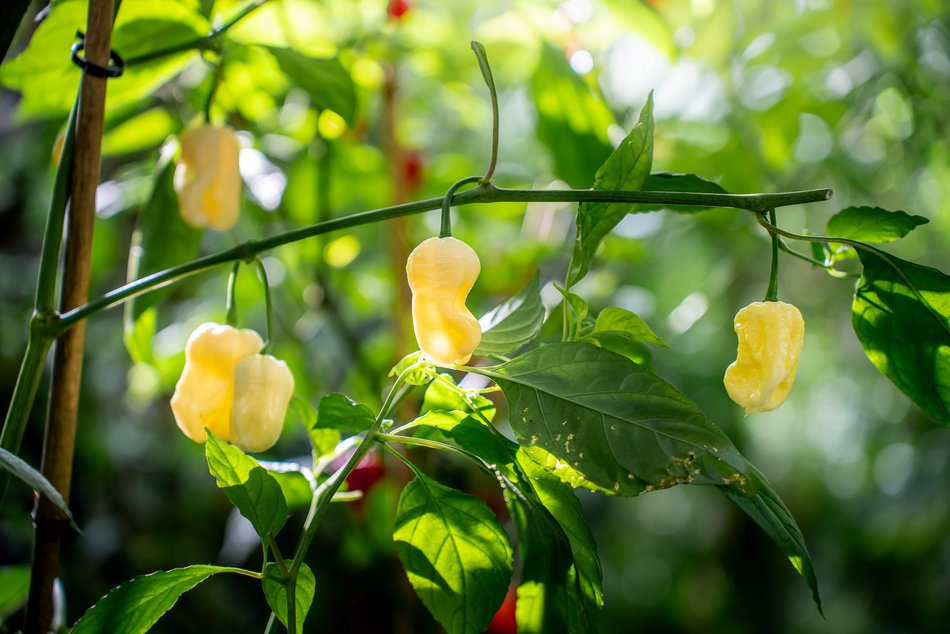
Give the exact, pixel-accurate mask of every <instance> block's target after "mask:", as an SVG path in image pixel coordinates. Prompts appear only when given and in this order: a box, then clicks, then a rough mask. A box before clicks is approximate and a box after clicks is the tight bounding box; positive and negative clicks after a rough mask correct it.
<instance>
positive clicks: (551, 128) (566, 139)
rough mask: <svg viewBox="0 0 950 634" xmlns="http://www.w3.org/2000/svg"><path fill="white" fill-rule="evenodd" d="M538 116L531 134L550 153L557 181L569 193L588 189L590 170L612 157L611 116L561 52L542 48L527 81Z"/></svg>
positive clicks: (594, 92)
mask: <svg viewBox="0 0 950 634" xmlns="http://www.w3.org/2000/svg"><path fill="white" fill-rule="evenodd" d="M531 96H532V97H533V99H534V105H535V108H536V109H537V111H538V121H537V126H536V128H535V133H536V134H537V135H538V139H539V140H540V141H541V143H543V144H544V145H545V146H547V148H548V149H549V150H550V152H551V157H552V158H553V159H554V173H555V175H556V176H557V177H558V178H560V179H562V180H564V181H566V182H567V183H568V184H570V185H571V186H572V187H576V188H585V187H589V186H590V182H591V173H590V170H591V166H592V165H600V164H601V163H603V162H604V160H605V159H606V158H607V157H608V156H609V155H610V151H611V146H610V141H609V139H608V137H607V129H608V128H609V127H610V126H611V125H613V124H614V123H615V119H614V116H613V114H611V112H610V109H609V108H608V107H607V105H606V104H605V103H604V100H603V98H602V97H601V96H600V94H599V93H598V92H596V91H595V90H593V89H592V88H591V86H590V85H589V84H587V83H586V82H585V81H584V79H583V78H581V77H580V76H579V75H578V74H577V73H575V72H574V70H573V69H572V68H571V66H570V64H568V62H567V58H566V57H565V55H564V52H563V51H561V50H559V49H557V48H555V47H554V46H552V45H550V44H547V43H545V44H543V45H542V48H541V57H540V60H539V62H538V68H537V70H536V71H535V74H534V77H533V78H532V81H531Z"/></svg>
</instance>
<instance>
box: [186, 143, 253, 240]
mask: <svg viewBox="0 0 950 634" xmlns="http://www.w3.org/2000/svg"><path fill="white" fill-rule="evenodd" d="M240 151H241V146H240V144H239V143H238V140H237V137H236V136H235V135H234V130H233V129H231V128H230V127H228V126H221V127H217V126H212V125H203V126H198V127H195V128H190V129H189V130H186V131H185V133H184V134H182V135H181V160H180V161H179V163H178V167H177V168H176V169H175V191H176V192H177V193H178V202H179V206H180V209H181V217H182V218H183V219H184V221H185V222H186V223H188V224H189V225H191V226H192V227H198V228H201V227H211V228H212V229H218V230H221V231H223V230H226V229H230V228H231V227H233V226H234V224H235V223H236V222H237V219H238V212H239V211H240V208H241V173H240V170H239V169H238V156H239V154H240Z"/></svg>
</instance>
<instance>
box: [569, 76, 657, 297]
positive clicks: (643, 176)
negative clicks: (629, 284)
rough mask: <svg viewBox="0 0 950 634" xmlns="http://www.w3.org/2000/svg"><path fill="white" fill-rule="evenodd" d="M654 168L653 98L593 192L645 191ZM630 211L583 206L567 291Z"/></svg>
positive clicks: (616, 205)
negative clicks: (644, 188)
mask: <svg viewBox="0 0 950 634" xmlns="http://www.w3.org/2000/svg"><path fill="white" fill-rule="evenodd" d="M652 164H653V94H652V93H651V94H650V96H649V97H648V98H647V102H646V104H644V106H643V110H641V111H640V119H639V120H638V121H637V124H636V125H635V126H634V127H633V130H631V131H630V134H628V135H627V137H626V138H625V139H624V140H623V141H621V142H620V145H619V146H617V149H615V150H614V151H613V153H612V154H611V155H610V156H609V157H607V160H606V161H604V164H603V165H601V166H600V169H599V170H597V178H596V179H595V180H594V189H618V190H629V191H638V190H640V189H642V188H643V185H644V183H645V182H646V180H647V177H648V176H649V175H650V167H651V166H652ZM630 210H631V206H630V204H628V203H603V202H584V203H581V204H580V205H579V207H578V210H577V236H576V238H575V239H574V253H573V254H572V255H571V264H570V266H569V268H568V276H567V282H568V287H570V286H573V285H574V284H576V283H577V282H578V281H580V279H581V278H583V277H584V275H586V274H587V270H588V268H589V267H590V262H591V260H592V259H593V258H594V253H596V251H597V247H598V246H600V242H601V240H603V239H604V236H606V235H607V234H608V233H610V231H611V230H612V229H613V228H614V227H615V226H617V223H619V222H620V221H621V220H622V219H623V217H624V216H625V215H627V213H629V212H630Z"/></svg>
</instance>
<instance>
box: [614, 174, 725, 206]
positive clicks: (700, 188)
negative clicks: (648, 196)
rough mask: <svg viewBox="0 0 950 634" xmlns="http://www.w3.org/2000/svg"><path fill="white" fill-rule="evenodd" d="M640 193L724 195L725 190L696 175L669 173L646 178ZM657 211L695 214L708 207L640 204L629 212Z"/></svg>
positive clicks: (651, 175)
mask: <svg viewBox="0 0 950 634" xmlns="http://www.w3.org/2000/svg"><path fill="white" fill-rule="evenodd" d="M641 190H642V191H645V192H687V193H695V194H725V193H727V192H726V190H725V189H723V188H722V187H720V186H719V185H718V184H717V183H714V182H712V181H710V180H706V179H705V178H702V177H700V176H697V175H696V174H673V173H670V172H655V173H653V174H650V175H649V176H647V179H646V180H645V181H644V183H643V187H642V188H641ZM657 209H669V210H670V211H678V212H696V211H705V210H707V209H709V207H703V206H698V205H658V204H640V205H637V206H636V207H635V208H634V209H632V210H631V211H637V212H642V211H654V210H657Z"/></svg>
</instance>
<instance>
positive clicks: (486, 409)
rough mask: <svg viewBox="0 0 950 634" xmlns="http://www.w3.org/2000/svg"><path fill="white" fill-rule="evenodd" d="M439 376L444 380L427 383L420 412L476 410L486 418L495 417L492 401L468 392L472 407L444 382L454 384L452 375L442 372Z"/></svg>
mask: <svg viewBox="0 0 950 634" xmlns="http://www.w3.org/2000/svg"><path fill="white" fill-rule="evenodd" d="M441 376H442V379H444V380H445V382H443V381H441V380H439V381H433V382H432V383H430V384H429V387H428V388H426V394H425V397H423V399H422V407H421V408H420V413H423V414H424V413H426V412H429V411H432V410H439V411H443V412H455V411H458V412H465V413H467V412H474V411H475V410H477V411H479V412H481V414H482V416H484V417H485V418H487V419H488V420H492V419H493V418H495V404H494V403H492V402H491V401H490V400H488V399H487V398H485V397H484V396H482V395H481V394H470V395H469V397H468V398H469V400H470V401H471V403H472V405H474V406H475V407H474V409H473V408H472V407H470V406H469V404H468V402H466V400H465V399H464V398H462V395H461V394H459V392H458V391H457V390H456V389H453V388H452V386H450V385H446V383H451V384H452V385H455V381H453V380H452V377H451V376H450V375H448V374H442V375H441Z"/></svg>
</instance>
